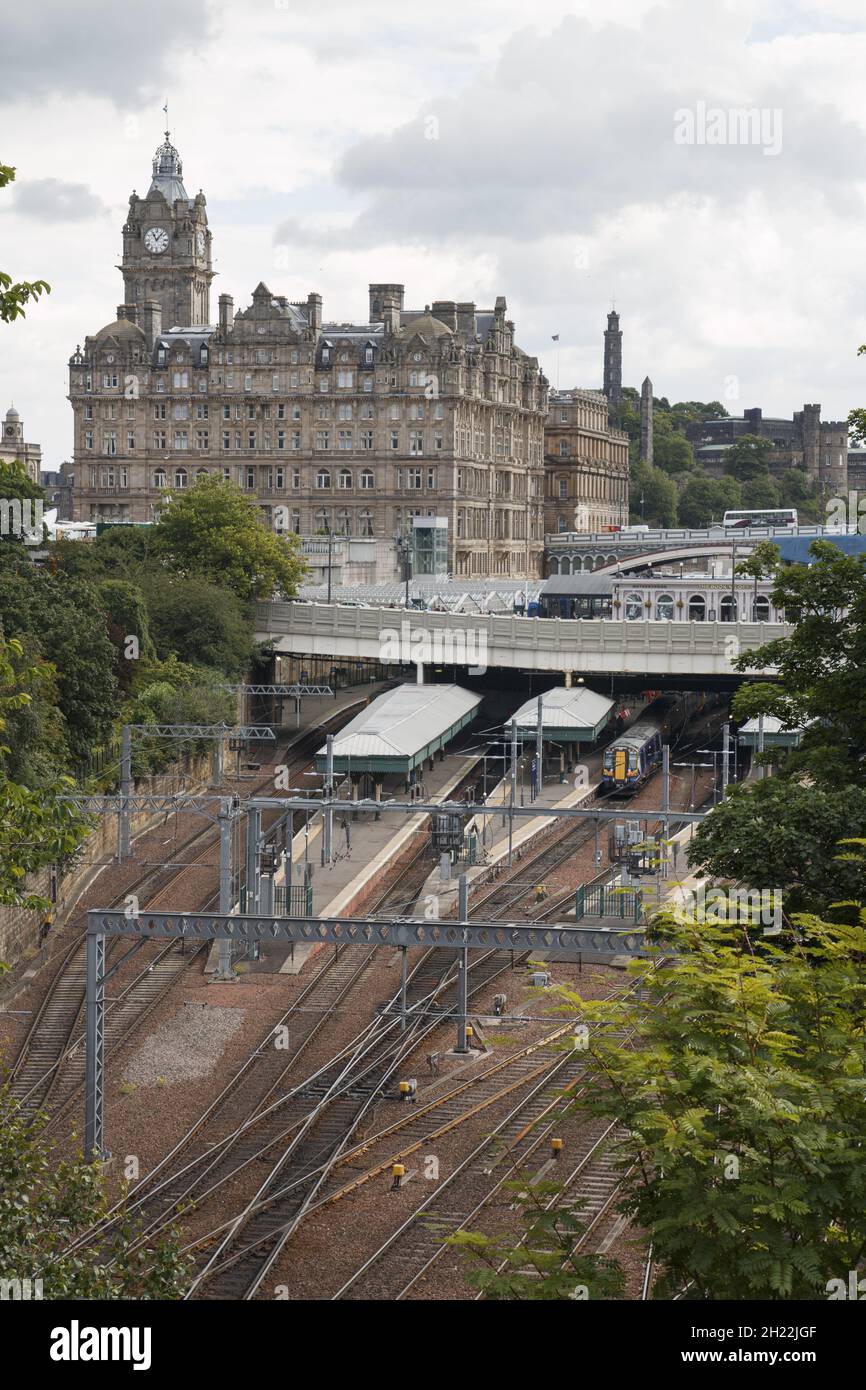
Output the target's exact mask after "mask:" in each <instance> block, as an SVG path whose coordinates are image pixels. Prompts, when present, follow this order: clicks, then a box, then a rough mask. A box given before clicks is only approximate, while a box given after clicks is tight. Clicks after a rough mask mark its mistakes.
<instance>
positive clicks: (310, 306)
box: [307, 294, 322, 333]
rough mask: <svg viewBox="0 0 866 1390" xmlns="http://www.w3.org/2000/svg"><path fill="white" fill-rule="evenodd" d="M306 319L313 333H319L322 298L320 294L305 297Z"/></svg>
mask: <svg viewBox="0 0 866 1390" xmlns="http://www.w3.org/2000/svg"><path fill="white" fill-rule="evenodd" d="M307 317H308V318H309V321H310V327H311V328H312V330H313V332H314V333H318V332H320V330H321V327H322V296H321V295H320V294H308V295H307Z"/></svg>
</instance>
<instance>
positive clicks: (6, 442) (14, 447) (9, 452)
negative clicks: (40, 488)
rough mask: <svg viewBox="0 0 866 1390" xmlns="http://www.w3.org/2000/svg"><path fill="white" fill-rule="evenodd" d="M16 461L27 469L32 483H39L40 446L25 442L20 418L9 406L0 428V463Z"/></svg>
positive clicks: (12, 407)
mask: <svg viewBox="0 0 866 1390" xmlns="http://www.w3.org/2000/svg"><path fill="white" fill-rule="evenodd" d="M16 461H17V462H18V463H22V464H23V465H24V467H25V468H26V469H27V476H28V478H31V479H32V481H33V482H34V483H38V482H39V470H40V467H41V465H42V446H41V445H39V444H28V443H27V442H26V440H25V438H24V425H23V423H22V420H21V416H20V415H19V414H18V411H17V410H16V409H15V407H14V405H10V407H9V409H8V410H7V411H6V417H5V419H4V421H3V424H2V426H0V463H14V462H16Z"/></svg>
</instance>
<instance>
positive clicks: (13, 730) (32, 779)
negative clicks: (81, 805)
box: [4, 638, 69, 788]
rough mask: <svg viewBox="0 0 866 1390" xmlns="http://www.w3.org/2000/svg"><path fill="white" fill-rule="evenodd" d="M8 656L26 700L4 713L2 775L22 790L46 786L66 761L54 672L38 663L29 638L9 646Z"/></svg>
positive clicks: (39, 659)
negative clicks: (4, 753)
mask: <svg viewBox="0 0 866 1390" xmlns="http://www.w3.org/2000/svg"><path fill="white" fill-rule="evenodd" d="M19 652H20V655H19ZM8 655H9V658H10V660H11V663H12V666H13V669H14V671H15V678H16V681H17V683H18V686H19V688H20V690H21V691H22V692H23V693H25V694H26V695H27V696H28V699H27V702H26V703H22V704H21V705H19V706H18V707H17V708H16V709H13V710H9V711H8V712H7V714H6V733H5V736H4V737H5V742H6V743H7V744H8V750H7V753H6V762H5V771H6V775H7V777H9V778H10V780H11V781H13V782H20V783H22V785H24V786H26V787H31V788H36V787H50V786H52V785H53V784H54V783H55V782H56V780H57V770H58V768H62V767H66V766H67V765H68V762H69V749H68V747H67V742H66V726H65V724H64V721H63V716H62V715H61V713H60V709H59V704H58V701H59V697H58V693H57V673H56V671H55V669H54V667H53V666H52V665H51V664H50V663H49V662H47V661H43V660H42V658H41V656H40V655H39V652H38V650H37V649H36V647H35V646H34V644H33V643H32V642H31V641H30V639H29V638H27V639H25V640H24V641H23V642H21V643H17V642H16V643H15V644H12V643H10V644H9V651H8Z"/></svg>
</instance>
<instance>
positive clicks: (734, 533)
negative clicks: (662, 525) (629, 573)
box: [545, 526, 854, 576]
mask: <svg viewBox="0 0 866 1390" xmlns="http://www.w3.org/2000/svg"><path fill="white" fill-rule="evenodd" d="M849 529H854V528H853V527H852V528H849ZM839 535H840V528H839V527H838V526H837V527H834V528H828V527H825V526H756V527H751V528H743V529H742V530H741V529H740V528H739V527H732V528H728V529H727V530H726V529H725V528H723V527H721V526H713V527H709V528H707V529H704V530H698V529H692V528H687V527H686V528H670V529H664V530H647V531H601V532H583V531H564V532H562V533H560V534H559V535H548V536H547V537H546V539H545V551H546V555H547V573H548V576H550V575H555V574H586V573H590V572H596V571H599V570H615V569H619V570H620V571H626V570H630V569H645V568H646V567H647V566H649V565H662V564H670V563H674V562H678V561H680V560H694V559H707V558H708V557H709V556H712V555H724V556H727V557H730V556H731V554H732V551H733V547H734V546H736V551H737V557H738V559H741V560H742V559H744V558H745V556H746V553H747V552H748V551H749V550H751V549H752V547H753V546H755V545H757V543H758V541H766V540H771V541H774V542H779V541H780V540H782V539H783V538H785V537H790V536H802V537H803V538H804V539H805V540H806V543H807V545H808V544H809V543H810V542H811V541H814V540H820V539H822V538H826V539H828V540H830V539H836V538H837V537H838V536H839Z"/></svg>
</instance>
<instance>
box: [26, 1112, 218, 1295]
mask: <svg viewBox="0 0 866 1390" xmlns="http://www.w3.org/2000/svg"><path fill="white" fill-rule="evenodd" d="M40 1128H41V1126H40V1123H39V1121H37V1122H36V1124H32V1123H28V1122H27V1121H26V1120H25V1118H24V1117H23V1115H22V1113H21V1110H20V1108H19V1107H18V1104H17V1102H16V1100H15V1099H14V1097H13V1096H12V1095H10V1093H9V1090H8V1088H3V1089H2V1090H0V1279H3V1280H6V1279H13V1280H24V1279H30V1280H37V1279H39V1280H41V1281H42V1289H41V1296H42V1297H43V1298H45V1299H52V1300H54V1299H66V1298H69V1299H135V1300H150V1299H168V1298H180V1297H182V1295H183V1293H184V1291H185V1289H186V1286H187V1284H188V1283H189V1277H190V1272H191V1268H192V1263H191V1260H190V1257H189V1256H186V1255H182V1254H181V1252H180V1242H179V1239H178V1232H177V1231H176V1230H175V1229H173V1228H170V1229H169V1230H168V1231H167V1232H165V1233H164V1234H162V1235H160V1236H156V1237H154V1238H152V1239H150V1240H145V1241H144V1243H143V1244H138V1242H139V1239H140V1238H141V1236H142V1226H141V1224H140V1223H137V1222H134V1221H133V1220H132V1219H131V1217H129V1216H127V1215H126V1214H125V1213H121V1219H120V1222H119V1223H118V1225H117V1226H116V1227H115V1228H113V1233H112V1235H111V1236H110V1237H109V1238H107V1239H106V1240H105V1241H104V1242H103V1244H102V1246H100V1248H99V1250H98V1253H94V1250H93V1249H92V1248H88V1247H87V1246H82V1247H81V1248H80V1249H79V1250H77V1251H75V1252H73V1251H71V1250H70V1246H71V1245H72V1244H73V1242H74V1241H75V1240H76V1238H77V1237H79V1236H82V1235H84V1234H85V1233H86V1232H87V1231H88V1230H89V1229H90V1228H91V1227H92V1226H93V1225H95V1224H96V1223H97V1222H100V1221H102V1220H103V1219H104V1217H105V1216H106V1214H107V1212H108V1210H109V1200H108V1194H107V1191H106V1185H105V1178H104V1176H103V1174H102V1172H101V1170H100V1169H99V1167H98V1166H97V1165H96V1164H93V1163H85V1162H84V1161H83V1159H82V1158H81V1157H77V1158H73V1159H68V1158H62V1159H58V1158H57V1156H56V1154H54V1153H53V1152H52V1150H51V1148H50V1146H49V1145H48V1144H46V1143H45V1141H44V1140H43V1138H42V1137H41V1134H40Z"/></svg>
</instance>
